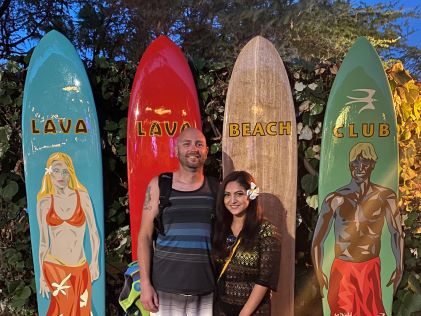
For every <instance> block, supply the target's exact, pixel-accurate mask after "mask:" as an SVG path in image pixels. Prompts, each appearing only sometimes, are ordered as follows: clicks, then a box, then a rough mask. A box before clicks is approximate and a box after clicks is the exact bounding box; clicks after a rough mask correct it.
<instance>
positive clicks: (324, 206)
mask: <svg viewBox="0 0 421 316" xmlns="http://www.w3.org/2000/svg"><path fill="white" fill-rule="evenodd" d="M320 159H321V161H320V174H319V213H320V215H319V219H318V222H317V226H316V230H315V233H314V237H313V248H312V254H313V264H314V266H315V270H316V274H318V275H319V284H323V281H320V279H323V276H322V274H321V271H320V270H318V267H321V268H322V271H323V273H324V275H325V276H326V277H327V280H326V279H325V282H326V281H327V286H328V287H329V290H327V289H326V287H324V288H323V295H324V298H323V314H324V315H335V314H338V315H376V316H377V315H384V314H386V315H391V310H392V300H393V287H394V284H393V275H394V274H393V273H394V271H395V269H396V268H397V266H398V267H400V266H401V262H402V259H401V256H402V251H403V235H402V229H401V219H400V215H399V211H398V209H397V194H398V149H397V136H396V117H395V112H394V107H393V101H392V95H391V92H390V87H389V84H388V81H387V78H386V75H385V72H384V70H383V66H382V64H381V62H380V59H379V57H378V55H377V53H376V51H375V50H374V48H373V47H372V46H371V44H370V43H369V42H368V40H367V39H365V38H358V39H357V40H356V42H355V43H354V45H353V46H352V47H351V49H350V50H349V52H348V54H347V55H346V58H345V60H344V62H343V63H342V65H341V67H340V70H339V72H338V74H337V76H336V78H335V81H334V84H333V87H332V90H331V93H330V96H329V100H328V104H327V109H326V114H325V119H324V126H323V135H322V146H321V156H320ZM317 271H319V273H317ZM391 277H392V282H391V283H392V284H390V285H389V286H387V284H388V283H389V282H390V280H391ZM399 280H400V278H399V277H396V278H395V283H396V284H398V283H399ZM321 282H322V283H321Z"/></svg>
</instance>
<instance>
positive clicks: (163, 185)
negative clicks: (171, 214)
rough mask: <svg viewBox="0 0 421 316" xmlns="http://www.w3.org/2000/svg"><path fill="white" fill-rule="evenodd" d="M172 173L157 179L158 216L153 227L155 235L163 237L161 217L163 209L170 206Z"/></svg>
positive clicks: (163, 174) (166, 173)
mask: <svg viewBox="0 0 421 316" xmlns="http://www.w3.org/2000/svg"><path fill="white" fill-rule="evenodd" d="M172 177H173V174H172V172H165V173H161V174H160V175H159V177H158V187H159V204H158V209H159V212H158V215H157V216H156V217H155V219H154V226H155V230H156V232H157V233H159V234H161V235H165V232H164V223H163V220H162V215H163V213H164V209H165V208H166V207H168V206H170V205H171V203H170V195H171V189H172Z"/></svg>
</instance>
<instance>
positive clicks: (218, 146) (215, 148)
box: [210, 143, 221, 155]
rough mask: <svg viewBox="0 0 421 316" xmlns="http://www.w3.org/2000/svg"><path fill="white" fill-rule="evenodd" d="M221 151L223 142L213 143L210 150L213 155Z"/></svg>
mask: <svg viewBox="0 0 421 316" xmlns="http://www.w3.org/2000/svg"><path fill="white" fill-rule="evenodd" d="M219 151H221V143H214V144H212V145H211V148H210V152H211V154H212V155H213V154H216V153H217V152H219Z"/></svg>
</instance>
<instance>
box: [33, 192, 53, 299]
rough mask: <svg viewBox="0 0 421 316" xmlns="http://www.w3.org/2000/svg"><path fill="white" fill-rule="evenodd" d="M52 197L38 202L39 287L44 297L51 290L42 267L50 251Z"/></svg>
mask: <svg viewBox="0 0 421 316" xmlns="http://www.w3.org/2000/svg"><path fill="white" fill-rule="evenodd" d="M50 204H51V198H50V197H45V198H43V199H41V200H40V201H38V203H37V210H36V211H37V219H38V227H39V249H38V257H39V276H40V277H39V287H40V294H41V295H42V296H43V297H47V298H48V297H49V295H48V293H49V292H50V290H49V288H48V285H47V283H46V282H45V278H44V272H43V269H42V266H43V263H44V259H45V256H46V255H47V253H48V249H49V247H50V239H49V234H48V225H47V213H48V210H49V209H50Z"/></svg>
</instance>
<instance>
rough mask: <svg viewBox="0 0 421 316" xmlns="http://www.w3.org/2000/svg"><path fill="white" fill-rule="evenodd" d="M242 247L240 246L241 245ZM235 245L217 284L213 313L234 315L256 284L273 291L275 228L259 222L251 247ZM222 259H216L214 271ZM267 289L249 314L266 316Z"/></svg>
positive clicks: (276, 251)
mask: <svg viewBox="0 0 421 316" xmlns="http://www.w3.org/2000/svg"><path fill="white" fill-rule="evenodd" d="M243 246H244V245H243ZM243 246H242V243H240V245H239V246H238V248H237V250H236V252H235V254H234V256H233V258H232V260H231V262H230V263H229V265H228V267H227V269H226V271H225V273H224V275H223V276H222V277H221V279H220V280H219V282H218V293H217V299H216V306H215V314H216V315H218V316H236V315H238V314H239V313H240V311H241V309H242V308H243V306H244V304H245V303H246V302H247V299H248V298H249V296H250V294H251V291H252V290H253V286H254V285H255V284H259V285H262V286H266V287H268V288H269V289H271V290H274V291H276V287H277V285H278V276H279V263H280V251H281V245H280V238H279V234H278V232H277V229H276V227H275V226H273V225H272V224H271V223H269V222H268V221H263V223H262V224H261V227H260V231H259V234H258V235H257V236H256V237H255V240H254V241H253V247H252V248H250V249H245V248H244V247H243ZM225 260H226V258H221V259H219V260H217V263H216V266H217V270H218V271H217V272H218V274H217V275H219V272H220V271H221V270H222V267H223V264H224V262H225ZM270 292H271V291H270V290H268V291H267V292H266V295H265V297H264V298H263V300H262V302H261V303H260V305H259V306H258V308H257V309H256V310H255V311H254V313H253V315H259V316H262V315H267V316H270V297H271V294H270Z"/></svg>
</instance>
